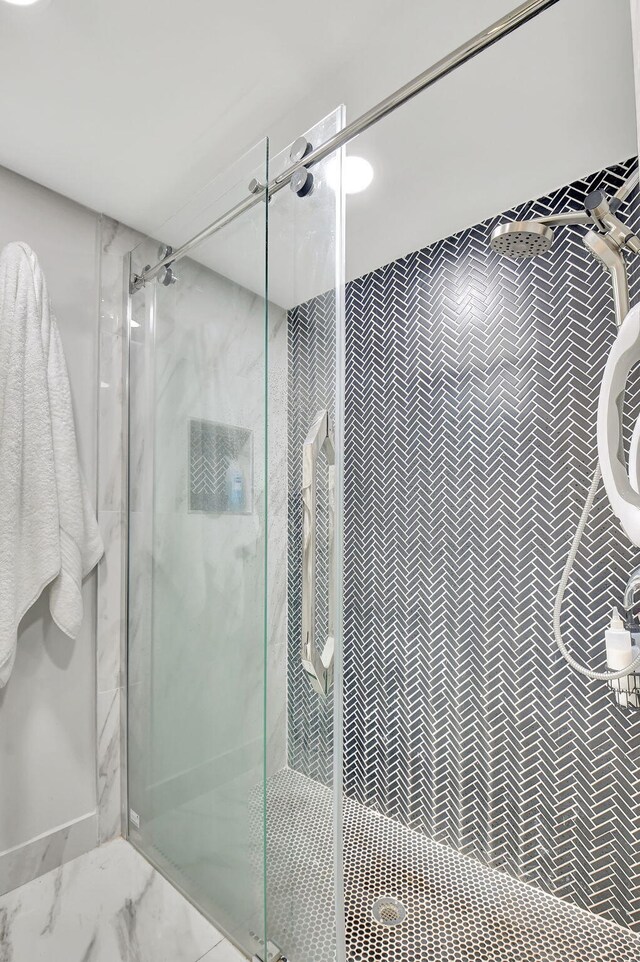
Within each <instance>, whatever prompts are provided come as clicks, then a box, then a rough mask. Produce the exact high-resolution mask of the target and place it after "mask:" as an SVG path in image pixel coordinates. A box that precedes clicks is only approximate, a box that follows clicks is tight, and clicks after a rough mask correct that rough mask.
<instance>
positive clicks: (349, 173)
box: [327, 154, 373, 194]
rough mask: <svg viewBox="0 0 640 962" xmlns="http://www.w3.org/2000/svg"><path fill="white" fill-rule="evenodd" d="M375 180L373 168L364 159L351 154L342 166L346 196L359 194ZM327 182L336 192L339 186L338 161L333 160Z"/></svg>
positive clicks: (328, 169) (329, 167)
mask: <svg viewBox="0 0 640 962" xmlns="http://www.w3.org/2000/svg"><path fill="white" fill-rule="evenodd" d="M372 180H373V167H372V166H371V164H370V163H369V161H368V160H365V159H364V157H353V156H352V155H351V154H349V155H348V156H347V157H345V158H344V163H343V165H342V182H343V186H344V192H345V194H359V193H360V191H362V190H366V189H367V187H368V186H369V184H370V183H371V181H372ZM327 181H328V183H329V186H330V187H333V189H334V190H335V189H336V188H337V186H338V161H337V158H335V157H334V158H333V160H332V161H331V162H330V164H329V165H328V167H327Z"/></svg>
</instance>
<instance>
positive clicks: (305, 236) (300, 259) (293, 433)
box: [266, 109, 344, 962]
mask: <svg viewBox="0 0 640 962" xmlns="http://www.w3.org/2000/svg"><path fill="white" fill-rule="evenodd" d="M343 124H344V117H343V110H342V109H338V110H336V111H335V112H334V113H332V114H330V115H329V116H328V117H327V118H326V119H324V120H323V121H321V122H320V123H319V124H317V125H316V126H315V127H314V128H313V129H312V130H310V131H309V132H307V134H306V135H305V138H306V140H307V141H308V142H309V143H310V144H311V145H312V146H313V147H317V146H319V145H320V144H322V143H323V142H324V141H326V140H327V139H328V138H329V137H331V136H332V135H333V134H334V133H336V131H338V130H340V129H342V126H343ZM290 163H291V159H290V151H289V149H288V150H286V151H284V152H283V154H282V155H281V156H279V157H277V158H276V159H275V160H274V161H273V162H272V163H271V165H270V167H271V176H272V177H275V176H277V174H279V173H280V172H281V171H282V170H284V169H285V168H286V167H288V166H289V165H290ZM341 164H342V152H338V153H337V154H335V155H334V156H333V157H331V158H327V159H326V160H325V161H323V162H322V163H320V164H317V165H315V166H314V167H313V169H312V172H311V175H312V178H313V181H312V184H311V185H306V186H312V190H311V192H310V193H307V194H306V195H305V196H298V195H297V194H295V193H294V192H293V191H292V190H291V189H289V187H287V188H285V189H284V190H281V191H280V192H279V193H278V194H276V195H275V196H274V198H273V199H272V201H271V204H270V208H269V301H270V313H271V318H272V327H273V326H276V325H275V324H274V323H273V322H274V320H275V319H276V318H278V323H279V328H280V329H281V330H282V331H283V332H284V336H283V337H282V339H281V340H280V341H278V344H277V345H275V344H273V345H272V357H271V365H270V368H271V371H272V372H273V370H274V364H275V355H276V352H277V355H278V357H279V356H280V355H282V356H283V357H284V356H285V354H286V352H287V348H288V373H287V375H286V380H285V381H284V384H286V395H287V398H288V405H287V411H286V412H285V411H284V410H283V408H282V406H281V405H280V403H279V397H278V395H277V394H276V393H275V392H274V390H273V389H272V391H271V395H270V404H271V405H272V406H274V405H275V406H277V408H278V412H279V414H278V415H277V416H276V415H275V414H274V413H273V412H272V408H270V411H269V423H270V433H269V463H270V470H271V472H272V476H275V477H278V478H284V476H285V470H286V466H288V471H287V483H286V484H280V485H277V486H276V485H275V484H274V485H273V488H274V490H275V491H276V494H275V497H274V499H273V500H272V501H271V503H270V510H269V523H270V529H269V530H270V541H269V552H270V556H269V579H270V589H269V592H268V598H269V662H268V701H267V705H268V710H267V730H268V736H269V750H268V756H267V793H266V795H267V853H268V857H267V915H268V933H269V939H270V940H271V942H272V943H273V944H274V946H275V947H277V948H278V949H280V950H281V951H282V952H283V953H284V955H285V956H286V957H287V959H289V962H333V960H335V959H336V958H338V959H342V958H343V948H342V944H343V933H342V930H343V923H342V912H341V908H340V906H341V904H342V886H341V881H340V879H341V842H340V825H341V818H340V806H341V790H340V789H341V784H342V777H341V758H342V753H341V681H342V671H341V601H340V593H339V592H340V572H341V562H340V556H341V545H342V513H341V477H342V474H341V459H342V429H341V405H340V403H339V401H340V397H339V395H340V394H341V382H340V381H339V379H338V376H337V372H338V366H339V361H340V358H341V356H342V351H343V347H342V317H343V285H342V274H343V268H342V259H343V243H342V231H343V217H342V209H343V208H342V193H341V190H342V187H341ZM275 383H276V381H275V377H273V378H272V385H274V384H275ZM337 396H338V397H337ZM336 399H337V400H338V405H336ZM321 412H327V414H328V419H329V422H328V423H329V425H330V429H331V432H332V433H333V435H334V444H335V449H336V466H335V475H336V492H335V493H336V504H335V517H334V532H335V534H334V540H333V545H331V543H330V536H329V523H330V513H329V495H330V492H329V487H328V479H329V466H330V465H329V461H330V460H331V457H330V451H329V457H327V451H328V445H327V444H325V445H324V447H323V450H322V451H320V453H319V455H318V458H317V466H316V468H315V475H316V477H315V483H316V484H317V497H316V516H315V519H309V520H310V521H311V522H312V523H311V524H309V526H308V531H307V534H309V533H310V532H311V531H313V533H314V536H315V551H314V552H313V557H314V558H315V572H316V578H315V591H314V592H313V593H312V594H311V592H310V593H309V594H308V595H307V600H309V599H310V598H311V597H312V598H313V600H314V602H315V618H314V619H313V626H314V628H315V639H314V647H315V648H316V649H317V651H318V653H320V652H321V651H322V650H323V647H324V646H325V643H326V641H327V637H328V631H329V623H330V610H329V609H330V594H331V592H330V585H331V582H332V579H333V582H334V585H333V587H334V599H335V601H334V604H333V608H334V609H335V615H336V623H335V625H334V634H335V647H336V655H335V664H334V675H333V685H332V686H330V687H329V691H328V694H319V693H318V691H317V690H315V689H314V687H313V685H312V682H311V680H310V677H309V674H308V671H305V669H304V668H303V664H302V658H301V640H302V632H303V620H304V616H303V608H304V603H303V580H302V575H303V557H302V554H303V542H304V538H303V517H304V513H303V499H302V465H303V444H304V442H305V439H306V438H307V436H308V434H309V431H310V429H311V426H312V425H313V424H314V420H316V419H317V417H318V415H320V413H321ZM324 423H325V424H326V423H327V422H326V421H325V422H324ZM318 425H320V430H323V428H322V418H320V420H319V421H316V426H318ZM307 480H308V479H307ZM306 490H307V496H308V495H309V493H310V489H309V488H307V489H306ZM307 504H310V502H309V501H307ZM332 557H333V564H332ZM304 569H305V570H307V571H308V565H307V564H305V565H304ZM283 600H284V603H283ZM327 655H328V651H327ZM327 660H328V659H327ZM320 667H321V666H320ZM336 747H337V751H336ZM336 892H339V895H340V898H339V899H336ZM336 919H337V920H338V922H337V924H336Z"/></svg>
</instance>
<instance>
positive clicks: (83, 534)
mask: <svg viewBox="0 0 640 962" xmlns="http://www.w3.org/2000/svg"><path fill="white" fill-rule="evenodd" d="M102 553H103V546H102V539H101V537H100V531H99V530H98V525H97V523H96V519H95V515H94V512H93V509H92V507H91V503H90V501H89V496H88V493H87V489H86V486H85V483H84V480H83V477H82V473H81V470H80V465H79V463H78V450H77V445H76V435H75V429H74V423H73V411H72V407H71V392H70V390H69V378H68V375H67V367H66V363H65V359H64V352H63V349H62V342H61V340H60V333H59V331H58V327H57V324H56V321H55V317H54V315H53V312H52V310H51V306H50V304H49V297H48V293H47V286H46V282H45V279H44V275H43V273H42V271H41V270H40V265H39V264H38V260H37V258H36V255H35V254H34V253H33V251H32V250H31V248H30V247H28V245H27V244H23V243H14V244H9V245H8V246H7V247H5V248H4V250H3V251H2V253H1V254H0V687H2V686H4V685H6V683H7V680H8V678H9V676H10V674H11V669H12V667H13V662H14V659H15V654H16V640H17V630H18V624H19V622H20V619H21V618H22V616H23V615H24V613H25V612H26V611H27V610H28V609H29V608H30V607H31V605H32V604H33V603H34V602H35V601H36V600H37V598H38V597H39V596H40V594H41V593H42V591H43V590H44V588H45V587H46V586H47V585H50V588H49V609H50V611H51V615H52V617H53V619H54V621H55V622H56V624H57V625H58V626H59V627H60V628H61V629H62V631H64V632H65V634H67V635H69V636H70V637H71V638H75V637H76V635H77V633H78V631H79V629H80V625H81V623H82V614H83V611H82V579H83V577H84V576H85V575H87V574H88V573H89V572H90V571H91V569H92V568H93V567H94V566H95V565H96V564H97V563H98V561H99V560H100V558H101V557H102Z"/></svg>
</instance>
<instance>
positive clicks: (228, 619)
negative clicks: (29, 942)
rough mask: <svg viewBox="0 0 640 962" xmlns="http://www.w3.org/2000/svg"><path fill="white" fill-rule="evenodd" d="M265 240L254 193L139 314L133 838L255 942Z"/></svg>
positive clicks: (174, 237)
mask: <svg viewBox="0 0 640 962" xmlns="http://www.w3.org/2000/svg"><path fill="white" fill-rule="evenodd" d="M267 176H268V172H267V158H266V144H261V145H259V146H258V147H257V148H256V149H255V151H253V152H252V153H251V154H249V155H248V156H247V157H245V158H243V160H242V162H241V163H240V164H239V165H236V166H235V167H234V169H233V171H231V172H230V173H229V174H227V175H226V176H225V177H224V178H222V179H220V180H217V181H216V182H215V183H214V184H213V185H211V186H210V187H209V188H208V189H207V190H206V191H204V192H202V193H201V194H200V195H199V196H198V197H197V198H195V199H194V200H193V202H192V203H190V204H189V205H188V206H187V207H185V208H184V209H183V210H182V211H181V212H180V213H179V214H178V215H177V216H176V217H175V218H173V219H172V220H171V221H170V222H169V223H168V224H166V225H165V226H164V227H163V228H162V230H161V231H159V232H158V234H157V236H158V237H159V238H160V239H161V240H162V242H163V243H164V244H167V243H168V244H171V245H172V246H173V248H174V249H176V248H177V247H178V246H179V245H180V244H181V243H183V242H184V241H186V240H187V239H188V238H189V237H191V236H193V235H195V234H196V233H197V232H198V231H199V230H201V229H202V228H203V227H204V226H206V225H207V224H209V223H211V222H212V221H214V220H215V219H216V217H218V216H219V215H221V214H222V213H224V212H226V211H227V210H229V209H230V208H231V207H232V206H233V205H234V204H235V203H237V202H238V201H239V200H241V199H243V198H244V197H246V196H247V186H248V184H249V181H250V180H251V179H252V178H253V177H256V178H257V179H258V180H260V181H261V182H263V183H265V182H266V180H267ZM265 250H266V204H265V202H264V201H263V200H260V201H259V202H258V203H257V204H256V206H255V207H253V208H252V209H251V210H249V211H248V212H246V213H245V214H244V215H242V217H240V218H238V219H237V220H235V221H234V222H233V223H231V224H229V225H228V226H226V227H225V228H224V229H223V230H222V231H221V232H220V233H218V234H215V235H214V236H212V237H211V238H210V239H209V240H207V241H206V242H204V243H202V244H200V245H199V246H198V247H197V248H196V249H194V250H193V251H192V252H191V255H190V256H189V257H188V258H184V259H182V260H180V261H179V262H178V263H177V264H176V265H175V275H176V277H177V280H175V282H174V283H170V281H171V280H173V279H172V278H169V277H166V276H165V277H163V276H161V277H160V278H158V280H154V281H152V282H150V283H149V284H147V286H146V287H145V288H144V289H143V290H141V291H139V292H138V293H136V294H134V295H133V296H132V299H131V319H130V341H131V345H130V347H131V350H130V425H129V432H130V491H129V530H130V549H129V550H130V556H129V656H128V719H129V723H128V768H129V806H130V822H129V832H130V839H131V841H132V842H133V843H134V844H135V845H137V846H138V847H139V848H140V849H141V850H142V851H143V852H144V854H145V855H146V856H147V857H148V858H149V859H150V860H151V861H152V862H153V863H154V864H156V865H157V866H158V867H159V868H160V869H161V870H162V871H163V872H164V873H165V874H166V875H167V877H168V878H169V879H170V880H171V881H172V882H173V883H174V884H176V885H177V886H178V887H179V888H180V889H181V890H182V891H183V892H184V893H185V894H186V895H187V896H188V897H189V898H191V899H192V900H193V901H194V902H195V903H196V904H197V905H198V906H199V907H200V908H201V909H202V910H203V911H204V912H205V914H207V915H208V916H209V917H210V918H211V919H212V920H213V921H214V923H215V924H216V926H218V928H220V929H221V930H223V931H224V932H225V933H226V934H227V935H228V936H229V938H231V939H232V940H233V942H235V943H236V944H237V945H238V946H239V947H240V948H241V949H242V950H243V951H244V952H246V953H247V954H248V955H253V954H254V953H259V954H261V955H262V953H263V950H264V942H265V934H264V927H265V926H264V922H265V920H264V831H263V828H264V812H263V789H264V785H263V782H264V677H265V670H264V667H265V630H264V624H265V620H264V619H265V531H266V529H267V519H266V491H265V438H266V427H267V425H266V410H265V393H266V359H267V350H266V339H265V318H266V295H265V260H266V258H265ZM132 259H133V267H134V270H135V271H140V270H141V269H142V268H143V267H144V265H145V264H149V263H152V264H153V263H155V262H156V261H157V259H158V241H157V240H155V241H152V240H151V239H146V240H145V241H144V242H143V243H142V244H141V245H140V246H139V247H138V248H137V249H136V250H135V251H134V252H133V255H132ZM163 281H164V282H167V283H166V285H165V283H163Z"/></svg>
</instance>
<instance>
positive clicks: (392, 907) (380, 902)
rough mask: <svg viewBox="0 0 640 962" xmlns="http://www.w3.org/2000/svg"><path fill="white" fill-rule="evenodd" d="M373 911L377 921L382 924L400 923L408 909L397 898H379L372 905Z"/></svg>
mask: <svg viewBox="0 0 640 962" xmlns="http://www.w3.org/2000/svg"><path fill="white" fill-rule="evenodd" d="M371 912H372V913H373V917H374V919H375V920H376V922H380V924H381V925H400V923H401V922H403V921H404V919H405V917H406V915H407V910H406V909H405V907H404V905H403V904H402V902H398V900H397V899H389V898H384V899H377V900H376V901H375V902H374V903H373V905H372V906H371Z"/></svg>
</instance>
